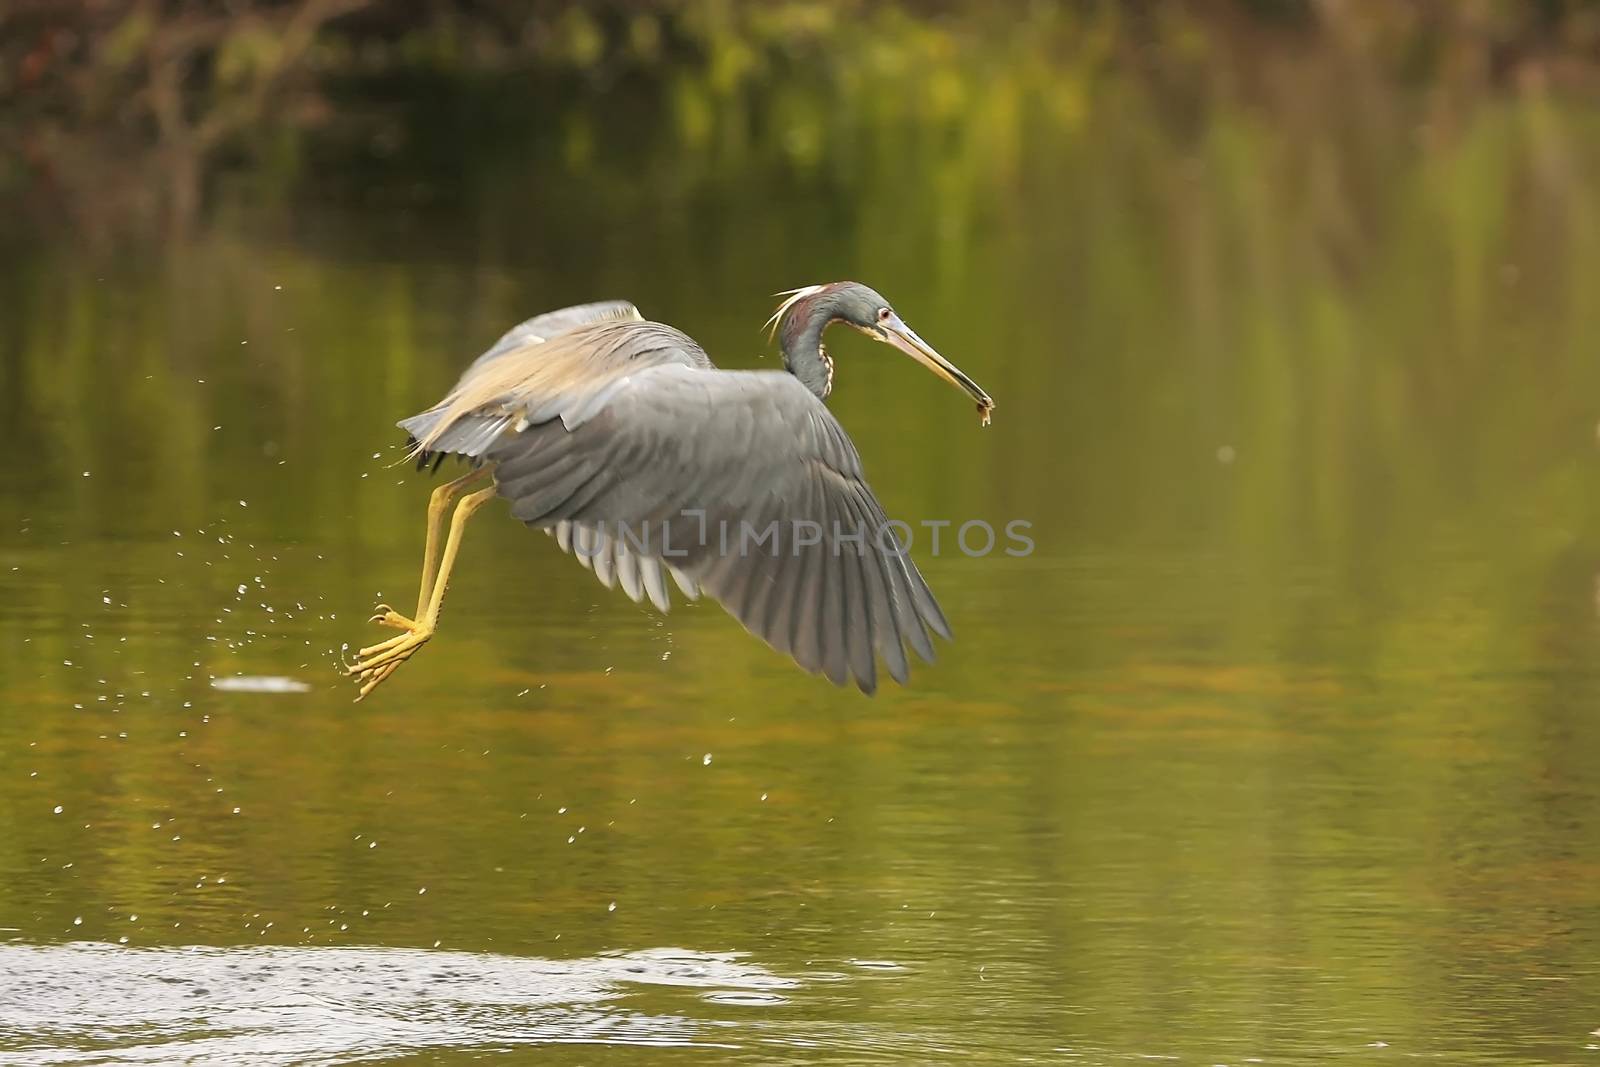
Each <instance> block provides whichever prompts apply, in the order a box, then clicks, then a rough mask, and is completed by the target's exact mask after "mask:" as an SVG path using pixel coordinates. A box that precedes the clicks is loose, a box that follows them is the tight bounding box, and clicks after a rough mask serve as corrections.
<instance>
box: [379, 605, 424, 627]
mask: <svg viewBox="0 0 1600 1067" xmlns="http://www.w3.org/2000/svg"><path fill="white" fill-rule="evenodd" d="M367 621H368V622H375V623H377V624H378V625H379V626H390V627H393V628H394V629H396V630H415V629H417V622H416V620H415V619H409V618H407V617H406V616H404V615H402V614H400V613H399V612H398V611H396V610H394V609H393V608H391V607H390V606H389V605H387V604H379V605H378V606H377V607H376V608H374V609H373V615H372V617H371V618H369V619H368V620H367Z"/></svg>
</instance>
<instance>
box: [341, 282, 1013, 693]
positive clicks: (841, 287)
mask: <svg viewBox="0 0 1600 1067" xmlns="http://www.w3.org/2000/svg"><path fill="white" fill-rule="evenodd" d="M780 295H782V296H786V297H787V299H786V300H784V302H783V303H782V304H781V305H780V306H779V307H778V310H777V311H776V312H775V313H774V314H773V316H772V318H771V319H770V320H769V321H768V326H769V327H770V328H771V332H772V333H773V334H774V335H775V336H776V337H777V338H778V340H779V346H780V348H781V350H782V352H783V362H784V368H785V370H784V371H729V370H719V369H718V368H717V367H715V366H714V365H713V364H712V362H711V360H710V358H709V357H708V356H707V355H706V353H705V350H704V349H702V348H701V347H700V346H699V345H698V344H696V343H695V342H694V340H693V339H691V338H690V337H688V336H687V335H685V334H683V333H680V332H679V331H678V330H675V329H673V328H672V327H671V326H665V325H663V324H661V323H658V322H647V321H645V319H644V317H643V316H641V315H640V314H639V310H638V308H636V307H634V306H633V305H632V304H630V303H627V302H626V301H607V302H602V303H596V304H582V305H579V306H576V307H570V308H563V309H562V310H560V311H552V312H549V313H548V314H545V315H540V316H538V317H537V318H533V319H529V320H528V321H527V322H524V323H522V324H521V325H519V326H517V327H515V328H514V329H512V330H511V331H510V332H509V333H507V334H506V335H505V336H504V337H502V338H500V340H499V342H498V343H496V344H495V345H494V347H493V348H491V349H489V350H488V351H487V352H485V353H484V354H483V355H481V356H479V357H478V358H477V359H476V360H474V361H473V363H472V365H471V366H469V367H468V368H467V369H466V371H465V372H464V373H463V374H462V375H461V379H460V380H459V381H458V382H456V384H455V387H454V388H453V389H451V390H450V392H449V393H448V394H447V395H446V396H445V398H444V399H443V400H441V401H440V402H439V403H438V404H435V405H434V406H433V407H431V408H429V409H428V410H427V411H424V412H422V413H421V414H420V415H413V416H412V417H411V418H409V419H404V420H402V421H401V422H400V423H399V425H400V427H401V428H402V429H404V430H405V431H406V432H407V433H408V434H409V435H410V440H411V448H412V452H413V454H414V455H415V456H416V457H417V459H418V465H419V467H420V466H422V465H424V464H426V463H427V462H428V461H429V460H430V459H431V460H433V462H434V465H435V467H437V465H438V462H439V461H440V460H442V459H443V458H444V457H445V456H447V455H454V456H458V457H462V458H464V459H466V460H467V461H468V462H469V463H470V464H471V465H472V469H471V470H470V471H469V472H468V473H467V474H466V475H464V476H462V477H460V478H457V479H455V480H454V481H451V482H449V483H447V484H445V485H441V486H439V487H438V488H437V489H435V490H434V492H433V496H432V498H431V499H430V500H429V501H428V526H427V541H426V548H425V549H424V556H423V565H422V587H421V590H420V592H419V593H418V596H417V611H416V615H415V616H414V617H411V618H408V617H406V616H404V615H401V614H400V613H399V612H397V611H395V610H394V609H393V608H391V607H389V606H388V605H387V604H379V605H378V608H377V614H375V615H373V617H372V619H371V621H372V622H376V623H381V624H382V625H384V626H390V627H394V628H396V629H398V630H401V631H402V632H401V633H400V635H399V636H397V637H393V638H390V639H389V640H387V641H383V642H381V643H379V644H376V645H372V646H370V647H368V648H363V649H361V651H360V653H359V659H358V661H357V662H356V663H355V664H353V665H351V666H350V667H349V668H348V670H349V673H350V674H351V676H353V677H354V678H355V679H356V681H357V683H358V684H359V685H360V692H359V693H358V694H357V696H356V699H357V700H360V699H361V698H362V697H365V696H366V695H367V694H368V693H370V692H372V690H373V689H374V688H376V687H377V686H378V685H379V684H380V683H381V682H383V680H384V679H386V678H388V677H389V676H390V675H391V674H393V673H394V672H395V670H396V669H397V668H399V666H400V665H401V664H402V663H404V662H405V661H406V660H407V659H409V658H410V657H411V656H412V655H413V654H414V653H415V652H416V651H417V649H419V648H421V647H422V646H423V645H424V644H425V643H426V642H427V641H428V639H429V638H431V637H432V636H433V633H434V628H435V627H436V626H437V625H438V622H439V607H440V604H441V603H442V601H443V600H444V593H445V586H446V585H447V583H448V582H449V580H450V571H451V568H452V567H453V566H454V565H455V561H456V554H457V552H458V551H459V550H460V547H461V535H462V530H463V529H464V528H465V526H466V523H467V519H468V518H470V517H471V516H472V514H473V512H475V511H477V510H478V509H479V508H480V507H482V506H483V505H484V504H486V503H488V502H489V500H491V499H492V498H493V497H495V496H496V495H499V496H503V497H505V498H506V499H507V500H508V501H510V503H511V514H512V515H513V516H515V517H516V518H519V519H521V520H522V521H523V522H525V523H527V524H528V525H529V526H535V527H539V528H541V529H543V530H545V531H546V532H547V533H551V534H553V535H554V536H555V538H556V541H557V543H558V544H559V545H560V546H561V548H562V549H563V550H564V551H568V552H572V553H574V554H575V555H577V557H578V558H579V559H580V561H582V562H583V563H584V565H585V566H587V567H591V568H592V569H593V570H594V573H595V575H596V576H597V577H599V579H600V580H601V581H602V582H604V583H605V584H606V585H607V586H608V587H609V586H610V585H612V583H613V581H614V580H620V581H621V583H622V587H623V589H624V590H626V592H627V593H628V595H629V596H630V597H632V598H633V600H634V601H635V602H638V601H640V600H641V599H642V598H643V597H645V596H648V597H649V598H650V600H651V602H652V603H654V604H655V605H656V606H657V607H658V608H660V609H661V610H662V611H666V610H667V608H668V605H669V599H668V596H667V585H666V577H667V576H671V578H672V579H673V581H674V582H675V583H676V584H677V586H678V587H679V589H681V590H682V591H683V593H684V595H685V596H688V597H689V598H691V599H693V598H694V597H696V596H698V595H699V594H700V593H701V592H704V593H707V594H708V595H710V596H711V597H712V598H713V599H715V600H716V601H718V602H719V603H720V604H722V606H723V607H724V608H726V609H727V610H728V611H729V612H730V613H731V614H732V615H733V616H734V617H735V618H737V619H738V620H739V621H740V622H741V623H743V624H744V626H745V628H746V629H748V630H749V631H750V632H751V633H753V634H755V635H756V636H757V637H760V638H762V639H763V640H765V641H766V642H767V643H768V644H769V645H771V646H772V647H773V648H775V649H777V650H778V651H779V652H784V653H787V654H788V655H790V656H792V657H794V660H795V662H797V663H798V664H799V665H800V666H801V667H804V668H805V669H806V670H808V671H811V672H812V673H817V672H819V671H820V672H822V673H824V674H826V675H827V677H828V678H829V679H830V680H832V681H833V682H834V683H835V684H837V685H843V684H845V683H846V682H847V681H848V680H849V679H851V678H854V679H855V683H856V685H857V686H858V687H860V689H861V690H862V692H865V693H871V692H872V691H873V690H874V688H876V686H877V670H876V666H875V661H876V657H877V656H881V657H882V658H883V662H884V665H885V667H887V669H888V671H889V673H890V675H892V676H893V677H894V679H895V680H896V681H898V682H900V683H901V684H902V685H903V684H905V681H906V678H907V675H908V666H907V659H906V652H905V649H906V646H909V647H910V648H911V649H913V650H914V651H916V652H917V654H918V655H920V656H921V657H922V658H923V659H924V660H926V661H929V662H931V661H932V659H933V643H932V641H931V640H930V639H929V633H928V632H929V631H930V630H931V631H933V633H936V634H938V635H939V636H940V637H942V638H944V639H945V640H949V638H950V627H949V624H948V623H946V622H945V618H944V615H943V614H942V613H941V612H940V610H939V605H938V604H937V603H936V602H935V601H934V599H933V594H932V592H930V591H929V589H928V586H927V583H926V582H924V581H923V580H922V575H921V574H919V573H918V572H917V568H916V565H915V564H913V563H912V562H911V558H910V556H909V555H908V554H906V553H905V552H903V551H901V549H900V545H899V543H898V541H896V540H894V536H893V532H892V531H886V529H885V528H886V525H887V523H888V520H887V518H886V517H885V515H884V512H883V508H882V507H881V506H880V505H879V504H878V501H877V499H876V498H875V497H874V496H873V495H872V490H871V489H869V488H868V487H867V484H866V481H865V479H864V476H863V474H862V471H861V459H860V457H859V456H858V455H857V454H856V449H855V446H854V445H852V444H851V443H850V438H849V437H847V436H846V435H845V432H844V429H843V427H841V426H840V425H839V423H838V421H837V420H836V419H835V418H834V417H833V415H832V413H830V412H829V411H828V409H827V407H826V406H825V405H824V404H823V400H824V399H826V398H827V396H828V394H829V393H830V392H831V391H832V390H833V359H832V357H830V356H829V355H828V352H827V349H826V348H825V347H824V345H823V340H822V334H823V331H824V330H826V329H827V328H828V326H830V325H832V324H833V323H836V322H842V323H845V324H847V325H849V326H853V327H855V328H856V329H857V330H860V331H861V332H862V333H865V334H866V335H867V336H868V337H871V338H872V339H873V340H876V341H882V342H884V343H885V344H889V345H893V346H894V347H895V348H898V349H900V350H901V351H902V352H904V353H905V354H907V355H908V356H910V357H911V358H912V359H915V360H916V361H917V362H919V363H921V364H922V365H923V366H925V367H927V368H928V369H929V370H931V371H933V373H935V374H937V375H938V376H939V377H941V378H943V379H944V380H945V381H947V382H949V383H951V384H952V385H954V386H956V387H957V388H959V389H961V390H963V391H964V392H965V393H966V394H967V395H968V396H969V397H971V398H972V400H973V401H975V402H976V404H977V407H978V413H979V415H980V416H981V417H982V420H983V423H984V425H987V424H988V422H989V413H990V411H991V410H993V408H994V401H993V400H990V399H989V395H988V394H987V393H985V392H984V391H983V390H982V389H981V388H979V387H978V384H977V383H976V382H974V381H973V380H972V379H971V378H969V377H967V376H966V375H965V374H963V373H962V372H961V371H960V370H958V369H957V368H956V367H955V366H954V365H953V364H952V363H950V362H949V361H948V360H946V359H945V358H944V357H943V356H941V355H940V354H939V353H938V352H936V351H934V349H933V347H932V346H931V345H929V344H928V343H927V342H926V341H924V340H923V339H922V338H920V337H918V336H917V334H916V331H914V330H912V329H911V327H909V326H907V325H906V324H905V323H904V322H903V321H902V320H901V318H900V316H899V315H897V314H896V313H895V311H894V309H893V308H892V307H890V305H889V302H888V301H887V300H885V299H884V298H883V297H882V296H879V295H878V294H877V293H876V292H874V291H873V290H872V289H869V288H868V287H866V286H865V285H861V284H859V283H857V282H834V283H832V284H829V285H811V286H806V287H805V288H803V289H795V290H791V291H789V292H787V293H783V294H780ZM484 479H488V480H489V482H490V484H489V485H487V486H484V487H483V488H479V489H476V490H474V491H472V492H470V493H467V492H466V491H467V490H468V489H469V488H471V487H472V486H474V485H475V484H476V483H478V482H480V481H483V480H484ZM463 493H466V495H465V496H463V495H462V494H463ZM458 498H459V503H457V499H458ZM452 504H454V505H455V511H454V512H453V513H452V514H451V516H450V523H449V528H448V530H447V531H446V529H445V524H444V520H445V514H446V512H448V511H450V508H451V505H452ZM730 525H731V526H732V529H733V535H732V536H731V537H730V536H729V532H728V531H729V528H730ZM746 531H753V536H747V534H746ZM773 531H778V532H777V533H776V535H775V536H772V537H771V538H770V539H769V538H768V537H767V536H766V535H767V534H770V533H772V532H773ZM784 531H789V532H790V534H791V535H790V536H785V535H784ZM886 533H887V536H885V534H886ZM441 534H443V539H444V544H443V547H442V548H441V547H440V544H439V542H440V537H441Z"/></svg>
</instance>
